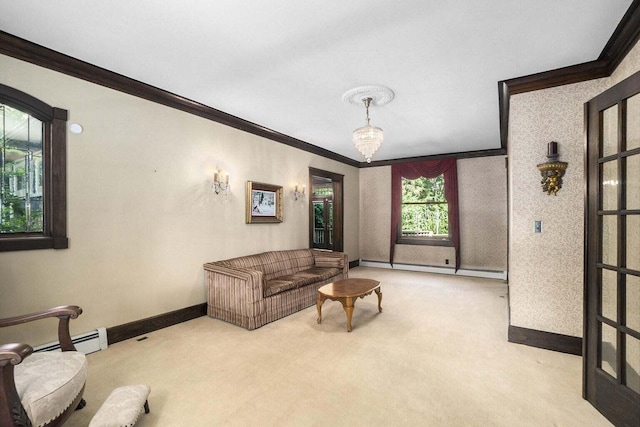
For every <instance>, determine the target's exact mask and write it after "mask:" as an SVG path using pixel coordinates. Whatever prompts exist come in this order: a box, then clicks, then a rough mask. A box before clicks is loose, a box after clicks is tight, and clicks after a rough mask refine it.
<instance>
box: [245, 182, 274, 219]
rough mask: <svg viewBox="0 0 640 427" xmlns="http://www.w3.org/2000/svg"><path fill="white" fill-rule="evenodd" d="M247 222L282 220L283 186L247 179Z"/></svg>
mask: <svg viewBox="0 0 640 427" xmlns="http://www.w3.org/2000/svg"><path fill="white" fill-rule="evenodd" d="M246 220H247V224H256V223H266V222H282V187H281V186H278V185H271V184H265V183H262V182H252V181H247V205H246Z"/></svg>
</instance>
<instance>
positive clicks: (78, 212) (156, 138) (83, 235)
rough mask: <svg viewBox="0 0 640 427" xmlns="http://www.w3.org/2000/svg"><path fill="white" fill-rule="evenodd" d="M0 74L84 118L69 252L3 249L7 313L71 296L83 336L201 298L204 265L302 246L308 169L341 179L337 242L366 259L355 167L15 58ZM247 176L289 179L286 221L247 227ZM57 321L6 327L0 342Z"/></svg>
mask: <svg viewBox="0 0 640 427" xmlns="http://www.w3.org/2000/svg"><path fill="white" fill-rule="evenodd" d="M0 69H1V70H2V73H0V83H2V84H5V85H8V86H11V87H14V88H16V89H19V90H21V91H24V92H26V93H28V94H30V95H32V96H35V97H36V98H39V99H41V100H42V101H44V102H46V103H48V104H49V105H52V106H55V107H60V108H64V109H67V110H68V112H69V123H74V122H75V123H80V124H81V125H82V126H83V127H84V132H83V133H82V134H80V135H74V134H71V133H69V134H68V235H69V239H70V245H69V249H66V250H36V251H19V252H5V253H0V281H1V283H2V298H1V299H0V316H1V317H6V316H12V315H16V314H21V313H27V312H31V311H35V310H40V309H43V308H47V307H52V306H55V305H61V304H77V305H80V306H81V307H82V308H83V309H84V314H83V315H82V316H81V317H80V319H79V320H78V321H75V322H73V325H72V326H73V331H72V333H82V332H85V331H88V330H91V329H94V328H96V327H103V326H104V327H109V326H114V325H120V324H123V323H126V322H130V321H133V320H138V319H141V318H145V317H149V316H154V315H157V314H161V313H165V312H168V311H172V310H176V309H180V308H183V307H188V306H191V305H194V304H199V303H202V302H204V301H205V288H204V278H203V269H202V264H203V263H205V262H208V261H214V260H219V259H224V258H228V257H233V256H239V255H244V254H250V253H256V252H261V251H266V250H272V249H293V248H302V247H308V239H309V237H308V236H309V234H308V198H307V199H306V200H305V202H304V203H301V202H295V201H294V199H293V195H292V192H293V186H294V185H295V183H296V182H307V180H308V168H309V166H311V167H314V168H318V169H324V170H328V171H331V172H335V173H339V174H343V175H344V176H345V178H344V194H345V198H344V199H345V209H344V214H345V227H344V230H345V251H346V252H347V253H348V254H349V257H350V259H358V258H359V257H360V253H359V236H358V218H359V200H358V197H359V190H358V188H359V180H358V175H359V171H358V169H357V168H354V167H351V166H347V165H344V164H342V163H339V162H335V161H332V160H328V159H325V158H322V157H319V156H316V155H313V154H310V153H307V152H305V151H301V150H297V149H294V148H291V147H288V146H286V145H283V144H280V143H276V142H273V141H270V140H267V139H263V138H260V137H257V136H254V135H251V134H248V133H245V132H241V131H238V130H236V129H233V128H230V127H226V126H222V125H220V124H218V123H214V122H211V121H208V120H204V119H202V118H199V117H196V116H193V115H189V114H186V113H184V112H180V111H177V110H174V109H170V108H167V107H164V106H161V105H158V104H154V103H151V102H148V101H145V100H142V99H139V98H136V97H133V96H129V95H125V94H123V93H120V92H117V91H113V90H110V89H107V88H103V87H100V86H97V85H94V84H91V83H88V82H85V81H82V80H78V79H75V78H72V77H69V76H65V75H63V74H59V73H56V72H53V71H50V70H46V69H43V68H40V67H36V66H34V65H31V64H28V63H25V62H21V61H18V60H15V59H12V58H9V57H5V56H0ZM215 168H222V169H224V170H225V171H228V172H229V173H230V177H231V178H230V179H231V194H230V196H229V197H228V198H226V199H225V198H224V197H220V196H214V195H213V193H212V192H211V191H210V184H209V180H210V179H211V177H212V174H213V171H214V170H215ZM247 180H251V181H258V182H266V183H270V184H276V185H282V186H283V187H284V192H285V194H284V222H283V223H281V224H245V219H244V218H245V183H246V181H247ZM43 326H44V327H45V328H46V329H47V330H46V331H43V330H42V329H43ZM52 329H53V328H51V327H50V326H49V325H47V324H46V322H44V325H43V324H37V325H36V326H35V327H33V328H31V329H27V328H11V329H9V330H7V329H4V330H2V331H0V333H1V334H3V335H2V336H0V342H6V341H7V340H8V339H12V340H18V341H19V340H20V339H21V338H22V337H27V336H28V337H29V338H28V342H29V343H34V344H37V343H41V342H46V341H48V340H50V339H51V338H53V336H52V334H50V333H49V332H51V331H52Z"/></svg>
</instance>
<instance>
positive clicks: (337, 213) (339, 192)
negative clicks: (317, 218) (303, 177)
mask: <svg viewBox="0 0 640 427" xmlns="http://www.w3.org/2000/svg"><path fill="white" fill-rule="evenodd" d="M314 176H319V177H321V178H328V179H330V180H331V182H332V184H333V250H334V251H336V252H343V251H344V208H343V207H344V191H343V185H344V175H341V174H338V173H334V172H329V171H325V170H322V169H316V168H312V167H309V199H310V203H309V248H313V232H314V230H313V229H314V221H313V219H314V211H313V200H312V199H313V177H314Z"/></svg>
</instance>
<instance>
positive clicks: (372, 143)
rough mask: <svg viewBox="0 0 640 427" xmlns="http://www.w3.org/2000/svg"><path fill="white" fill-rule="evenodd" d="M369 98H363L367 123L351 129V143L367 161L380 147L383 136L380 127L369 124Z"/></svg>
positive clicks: (368, 161)
mask: <svg viewBox="0 0 640 427" xmlns="http://www.w3.org/2000/svg"><path fill="white" fill-rule="evenodd" d="M371 100H372V99H371V98H365V99H363V102H364V106H365V108H366V109H367V124H366V125H365V126H363V127H361V128H358V129H356V130H354V131H353V145H355V146H356V149H357V150H358V151H359V152H361V153H362V155H363V156H364V157H365V159H367V163H371V157H372V156H373V153H375V152H376V151H377V150H378V148H380V145H381V144H382V140H383V138H384V133H383V132H382V129H381V128H379V127H375V126H371V125H370V124H369V105H370V104H371Z"/></svg>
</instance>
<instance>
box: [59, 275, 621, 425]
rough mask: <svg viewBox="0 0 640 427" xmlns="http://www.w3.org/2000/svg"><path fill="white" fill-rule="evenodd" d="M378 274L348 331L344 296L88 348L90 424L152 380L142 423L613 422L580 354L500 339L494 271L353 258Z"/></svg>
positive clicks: (501, 289)
mask: <svg viewBox="0 0 640 427" xmlns="http://www.w3.org/2000/svg"><path fill="white" fill-rule="evenodd" d="M350 276H351V277H370V278H375V279H377V280H380V281H381V282H382V293H383V299H382V307H383V309H384V311H383V312H382V313H381V314H378V312H377V300H376V297H375V295H371V296H367V297H366V298H364V299H361V300H360V299H359V300H358V301H357V303H356V308H355V311H354V316H353V331H352V332H351V333H347V331H346V326H345V321H346V318H345V314H344V311H343V309H342V306H341V305H340V303H338V302H334V301H326V302H325V304H324V307H323V323H322V324H321V325H318V324H317V323H316V315H317V312H316V308H315V307H310V308H308V309H306V310H303V311H301V312H298V313H296V314H294V315H291V316H289V317H286V318H284V319H281V320H278V321H276V322H274V323H270V324H268V325H266V326H263V327H262V328H259V329H257V330H255V331H246V330H244V329H241V328H239V327H237V326H233V325H230V324H227V323H224V322H222V321H219V320H215V319H211V318H208V317H201V318H198V319H195V320H192V321H190V322H185V323H182V324H180V325H176V326H173V327H170V328H166V329H163V330H160V331H156V332H153V333H150V334H148V335H147V337H148V338H147V339H146V340H143V341H137V340H136V339H131V340H128V341H125V342H122V343H118V344H115V345H112V346H110V347H109V348H108V349H107V350H104V351H101V352H98V353H94V354H92V355H90V356H89V381H88V382H87V388H86V392H85V398H86V400H87V402H88V403H87V406H86V407H85V408H84V409H82V410H81V411H78V412H76V413H75V414H74V415H73V416H72V417H71V419H70V421H69V423H68V424H67V425H69V426H86V425H87V424H88V422H89V420H90V419H91V416H92V415H93V414H95V413H96V411H97V410H98V407H99V406H100V404H101V402H102V401H104V399H105V398H106V397H107V395H108V394H109V392H110V391H111V390H112V389H113V388H115V387H118V386H121V385H126V384H138V383H142V384H149V385H150V386H151V395H150V397H149V403H150V406H151V413H150V414H147V415H145V414H142V415H141V416H140V420H139V422H138V424H137V426H140V427H144V426H399V425H407V426H483V427H484V426H509V427H512V426H580V427H585V426H609V425H610V424H609V423H608V422H607V421H606V420H605V419H604V417H602V416H601V415H600V414H599V413H598V412H597V411H596V410H595V409H594V408H593V407H592V406H590V405H589V404H588V403H587V402H586V401H584V400H583V399H582V397H581V381H582V365H581V363H582V361H581V358H580V357H577V356H571V355H566V354H561V353H556V352H551V351H546V350H541V349H536V348H532V347H527V346H522V345H517V344H510V343H508V342H507V325H508V318H507V316H508V314H507V286H506V285H505V284H503V283H502V282H501V281H495V280H489V279H471V278H464V277H452V276H446V275H434V274H425V273H412V272H402V271H390V270H382V269H374V268H365V267H359V268H356V269H353V270H352V271H351V273H350Z"/></svg>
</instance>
